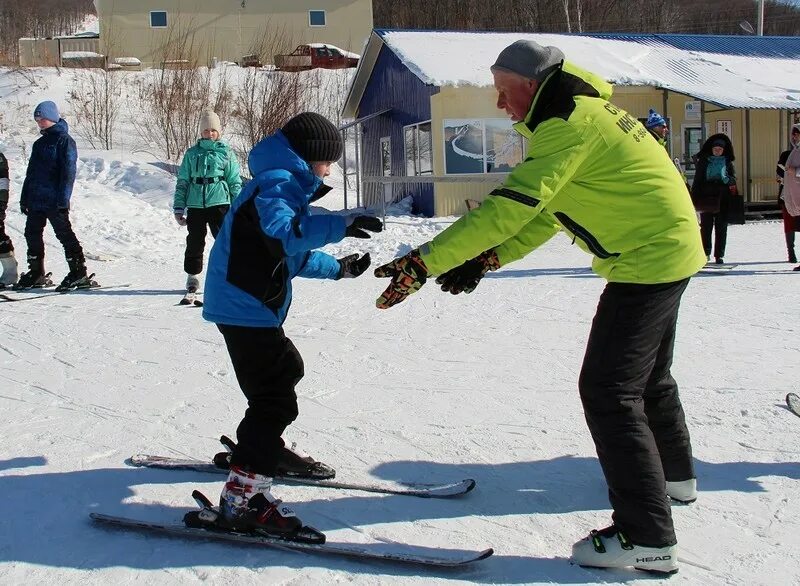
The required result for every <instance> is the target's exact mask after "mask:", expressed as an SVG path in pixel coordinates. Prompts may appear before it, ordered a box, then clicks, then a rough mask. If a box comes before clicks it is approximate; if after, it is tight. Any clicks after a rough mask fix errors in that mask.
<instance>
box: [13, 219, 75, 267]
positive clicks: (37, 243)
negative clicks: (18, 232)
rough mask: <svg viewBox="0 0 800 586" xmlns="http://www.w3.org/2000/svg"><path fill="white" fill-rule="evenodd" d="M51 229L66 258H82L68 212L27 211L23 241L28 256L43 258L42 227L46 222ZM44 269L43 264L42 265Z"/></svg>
mask: <svg viewBox="0 0 800 586" xmlns="http://www.w3.org/2000/svg"><path fill="white" fill-rule="evenodd" d="M48 221H49V222H50V225H51V226H52V227H53V232H55V233H56V238H58V241H59V242H61V245H62V246H63V247H64V254H65V255H66V257H67V258H75V257H76V256H80V257H83V248H82V247H81V243H80V242H79V241H78V237H77V236H75V231H74V230H73V229H72V224H71V223H70V221H69V210H48V211H46V212H33V211H29V212H28V216H27V219H26V221H25V240H26V242H27V243H28V256H29V257H32V256H33V257H36V258H41V259H43V258H44V227H45V226H46V225H47V222H48ZM42 267H44V264H42Z"/></svg>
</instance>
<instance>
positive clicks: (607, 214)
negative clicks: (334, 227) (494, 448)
mask: <svg viewBox="0 0 800 586" xmlns="http://www.w3.org/2000/svg"><path fill="white" fill-rule="evenodd" d="M492 73H493V75H494V85H495V88H496V89H497V93H498V98H497V107H498V108H500V109H503V110H505V111H506V112H507V113H508V115H509V116H510V117H511V119H512V120H514V121H515V125H514V128H515V129H516V130H517V132H519V133H520V134H521V135H522V136H524V137H525V138H526V139H527V141H528V152H527V155H526V158H525V160H524V161H523V162H522V163H520V164H519V165H517V166H516V167H515V169H514V170H513V172H512V173H511V174H510V175H509V177H508V179H507V180H506V181H505V183H504V184H503V186H502V187H500V188H498V189H495V190H494V191H492V192H491V194H490V195H489V196H488V197H487V198H486V200H485V201H484V202H483V204H482V205H481V206H480V207H479V208H477V209H475V210H473V211H471V212H469V213H468V214H467V215H465V216H463V217H462V218H460V219H459V220H458V221H457V222H455V223H454V224H453V225H452V226H450V227H449V228H448V229H447V230H445V231H444V232H442V233H440V234H439V235H437V236H436V237H435V238H434V239H433V240H432V241H431V242H428V243H426V244H424V245H423V246H420V247H419V249H417V250H414V251H412V252H410V253H409V254H407V255H405V256H403V257H400V258H397V259H395V260H394V261H392V262H390V263H388V264H386V265H384V266H382V267H379V268H378V269H376V270H375V275H376V276H378V277H391V279H392V280H391V283H390V284H389V286H388V287H387V289H386V290H385V291H384V292H383V294H382V295H381V296H380V297H379V298H378V301H377V306H378V307H379V308H381V309H386V308H389V307H391V306H393V305H395V304H397V303H400V302H401V301H403V300H404V299H405V298H406V297H408V296H409V295H411V294H412V293H415V292H416V291H418V290H419V288H420V287H422V285H424V284H425V282H426V280H427V278H428V277H429V276H437V275H438V278H437V283H439V284H440V285H441V286H442V289H443V290H445V291H449V292H450V293H453V294H457V293H461V292H464V293H470V292H471V291H473V290H474V289H475V287H476V286H477V285H478V283H479V281H480V280H481V278H482V277H483V276H484V275H485V274H486V273H487V272H488V271H492V270H496V269H498V268H499V267H501V266H504V265H507V264H509V263H511V262H513V261H515V260H518V259H521V258H523V257H524V256H526V255H527V254H528V253H529V252H531V251H532V250H534V249H536V248H537V247H539V246H541V245H542V244H544V243H545V242H546V241H547V240H549V239H550V238H551V237H553V236H554V235H555V234H557V233H558V232H561V231H563V232H566V233H567V235H568V236H569V237H570V238H571V239H572V240H573V241H574V242H575V244H577V245H578V246H580V247H581V248H582V249H583V250H585V251H586V252H588V253H589V254H591V255H593V260H592V268H593V269H594V271H595V272H596V273H597V274H598V275H600V276H602V277H604V278H605V279H606V280H607V281H608V283H607V285H606V288H605V290H604V291H603V294H602V295H601V297H600V302H599V305H598V307H597V313H596V315H595V318H594V321H593V323H592V329H591V332H590V335H589V341H588V344H587V348H586V355H585V357H584V361H583V366H582V369H581V374H580V379H579V383H578V387H579V390H580V396H581V401H582V403H583V408H584V412H585V416H586V421H587V423H588V426H589V429H590V431H591V433H592V438H593V439H594V442H595V445H596V448H597V455H598V458H599V460H600V464H601V466H602V468H603V472H604V474H605V477H606V480H607V482H608V486H609V498H610V501H611V505H612V507H613V508H614V514H613V525H611V526H610V527H608V528H606V529H602V530H599V531H592V532H591V534H590V535H589V537H588V538H586V539H582V540H581V541H579V542H577V543H576V544H575V545H574V547H573V560H574V561H575V562H576V563H578V564H581V565H586V566H597V567H623V566H634V567H636V568H639V569H643V570H648V571H653V572H663V573H673V572H676V571H677V569H678V566H677V539H676V537H675V530H674V527H673V524H672V517H671V512H670V503H669V498H668V496H667V495H668V494H669V495H670V497H672V498H674V499H676V500H680V501H683V502H691V501H693V500H695V499H696V497H697V491H696V480H695V474H694V468H693V464H692V455H691V443H690V439H689V432H688V430H687V428H686V422H685V417H684V413H683V408H682V406H681V402H680V398H679V396H678V386H677V383H676V382H675V380H674V379H673V378H672V376H671V374H670V367H671V364H672V354H673V346H674V342H675V327H676V322H677V317H678V307H679V305H680V300H681V296H682V294H683V292H684V290H685V289H686V286H687V284H688V282H689V278H690V277H691V276H692V275H694V274H695V273H696V272H697V271H698V270H699V269H700V267H702V266H703V265H704V264H705V262H706V258H705V255H704V254H703V247H702V245H701V242H700V234H699V231H698V229H697V220H696V217H695V213H694V209H693V208H692V204H691V201H690V200H689V198H688V197H685V195H686V194H685V190H686V188H685V186H684V184H683V180H682V179H681V176H680V174H679V172H678V171H677V169H676V168H675V166H674V165H673V164H672V161H670V159H669V156H668V155H667V153H666V152H665V150H664V149H663V148H662V147H661V146H660V145H659V144H658V143H657V142H656V141H655V140H654V138H653V137H652V136H651V135H650V133H648V132H647V130H645V128H644V126H642V124H641V123H640V122H639V121H637V120H636V118H634V117H632V116H631V115H630V114H628V113H627V112H625V111H624V110H622V109H620V108H618V107H617V106H615V105H614V104H612V103H611V102H609V101H608V100H609V98H610V97H611V86H610V85H609V84H608V83H606V82H605V81H604V80H602V79H600V78H598V77H597V76H595V75H593V74H591V73H589V72H587V71H584V70H582V69H580V68H578V67H576V66H574V65H572V64H571V63H569V62H566V61H564V55H563V54H562V52H561V51H560V50H559V49H557V48H555V47H542V46H540V45H538V44H536V43H535V42H532V41H517V42H515V43H513V44H512V45H510V46H508V47H506V48H505V49H504V50H503V51H502V52H501V53H500V55H499V56H498V58H497V61H496V63H495V64H494V65H493V66H492Z"/></svg>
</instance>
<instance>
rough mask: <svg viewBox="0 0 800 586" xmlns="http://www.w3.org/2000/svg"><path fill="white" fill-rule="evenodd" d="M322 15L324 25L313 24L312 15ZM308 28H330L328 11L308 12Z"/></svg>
mask: <svg viewBox="0 0 800 586" xmlns="http://www.w3.org/2000/svg"><path fill="white" fill-rule="evenodd" d="M315 13H316V14H322V24H314V23H313V22H312V18H311V15H312V14H315ZM308 26H310V27H314V28H321V27H325V26H328V12H327V11H326V10H309V11H308Z"/></svg>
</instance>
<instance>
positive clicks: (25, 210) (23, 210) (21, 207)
mask: <svg viewBox="0 0 800 586" xmlns="http://www.w3.org/2000/svg"><path fill="white" fill-rule="evenodd" d="M19 211H20V212H21V213H22V215H23V216H27V215H28V206H26V205H25V204H24V203H22V202H19Z"/></svg>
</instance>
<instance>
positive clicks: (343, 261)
mask: <svg viewBox="0 0 800 586" xmlns="http://www.w3.org/2000/svg"><path fill="white" fill-rule="evenodd" d="M336 260H337V261H339V276H338V277H336V278H337V279H353V278H355V277H358V276H360V275H361V274H362V273H363V272H364V271H366V270H367V269H368V268H369V263H370V262H372V261H371V260H370V258H369V252H368V253H367V254H365V255H364V256H362V257H361V258H358V254H351V255H349V256H345V257H344V258H337V259H336Z"/></svg>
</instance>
